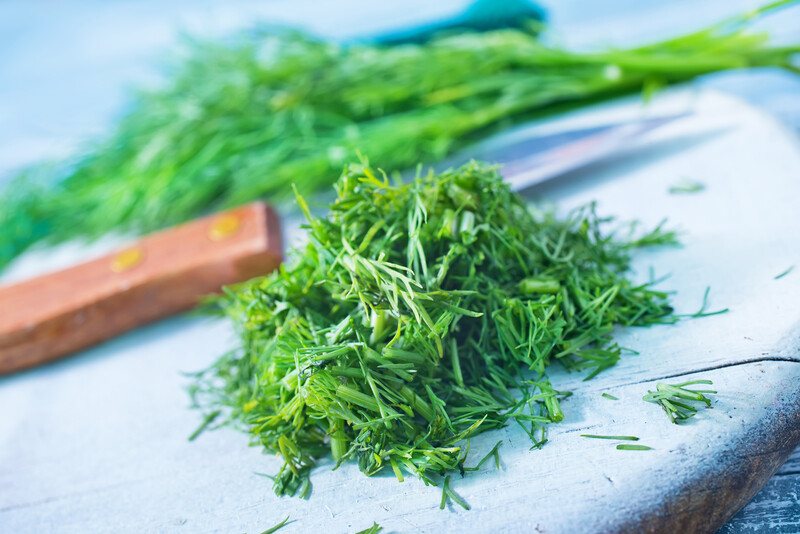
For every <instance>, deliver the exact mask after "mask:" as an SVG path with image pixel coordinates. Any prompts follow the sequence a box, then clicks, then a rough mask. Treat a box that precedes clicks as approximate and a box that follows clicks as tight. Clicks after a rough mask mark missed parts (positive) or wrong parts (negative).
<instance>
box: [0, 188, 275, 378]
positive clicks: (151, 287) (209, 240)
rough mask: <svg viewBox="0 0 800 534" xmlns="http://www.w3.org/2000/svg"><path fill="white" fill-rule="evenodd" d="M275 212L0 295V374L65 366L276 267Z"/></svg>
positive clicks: (180, 230) (207, 223)
mask: <svg viewBox="0 0 800 534" xmlns="http://www.w3.org/2000/svg"><path fill="white" fill-rule="evenodd" d="M282 248H283V247H282V244H281V233H280V227H279V223H278V218H277V216H276V214H275V212H274V211H273V210H272V209H271V208H270V207H269V206H267V205H266V204H263V203H260V202H256V203H253V204H248V205H246V206H243V207H240V208H236V209H233V210H231V211H227V212H224V213H220V214H217V215H212V216H209V217H205V218H202V219H198V220H195V221H192V222H189V223H187V224H184V225H182V226H177V227H175V228H171V229H169V230H165V231H162V232H158V233H155V234H151V235H149V236H147V237H144V238H143V239H141V240H139V241H138V242H136V243H134V244H133V245H131V246H129V247H126V248H124V249H122V250H120V251H118V252H116V253H114V254H109V255H107V256H104V257H102V258H99V259H96V260H93V261H89V262H86V263H83V264H81V265H77V266H75V267H71V268H68V269H65V270H62V271H58V272H55V273H52V274H47V275H44V276H40V277H38V278H33V279H31V280H26V281H23V282H20V283H17V284H13V285H7V286H0V374H7V373H12V372H15V371H19V370H21V369H25V368H28V367H33V366H35V365H39V364H42V363H45V362H49V361H51V360H55V359H57V358H60V357H62V356H65V355H67V354H69V353H71V352H74V351H77V350H79V349H82V348H85V347H88V346H90V345H94V344H96V343H99V342H100V341H103V340H106V339H108V338H110V337H113V336H116V335H118V334H121V333H122V332H125V331H127V330H131V329H132V328H136V327H137V326H141V325H143V324H146V323H149V322H152V321H155V320H157V319H160V318H162V317H166V316H168V315H172V314H175V313H178V312H181V311H184V310H187V309H190V308H192V307H193V306H195V305H196V304H197V302H198V300H199V299H200V298H202V297H203V296H204V295H208V294H210V293H216V292H218V291H219V290H220V288H221V287H222V286H223V285H225V284H231V283H235V282H241V281H243V280H247V279H249V278H252V277H254V276H257V275H262V274H266V273H268V272H270V271H272V270H273V269H275V268H276V267H278V265H279V264H280V262H281V258H282Z"/></svg>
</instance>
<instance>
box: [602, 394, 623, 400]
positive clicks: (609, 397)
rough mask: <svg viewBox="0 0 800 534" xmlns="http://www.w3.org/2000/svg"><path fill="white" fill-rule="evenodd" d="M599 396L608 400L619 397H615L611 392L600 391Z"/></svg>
mask: <svg viewBox="0 0 800 534" xmlns="http://www.w3.org/2000/svg"><path fill="white" fill-rule="evenodd" d="M600 396H601V397H603V398H604V399H608V400H619V397H615V396H614V395H612V394H611V393H602V394H601V395H600Z"/></svg>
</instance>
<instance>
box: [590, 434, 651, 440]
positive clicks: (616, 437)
mask: <svg viewBox="0 0 800 534" xmlns="http://www.w3.org/2000/svg"><path fill="white" fill-rule="evenodd" d="M581 437H582V438H592V439H613V440H616V441H639V438H637V437H636V436H600V435H597V434H581Z"/></svg>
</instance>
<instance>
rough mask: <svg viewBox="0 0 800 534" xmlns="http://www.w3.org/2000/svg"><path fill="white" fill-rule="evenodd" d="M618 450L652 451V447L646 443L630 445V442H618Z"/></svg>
mask: <svg viewBox="0 0 800 534" xmlns="http://www.w3.org/2000/svg"><path fill="white" fill-rule="evenodd" d="M617 450H618V451H652V450H653V447H648V446H647V445H632V444H630V443H620V444H619V445H617Z"/></svg>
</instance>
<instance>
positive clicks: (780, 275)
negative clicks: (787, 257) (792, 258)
mask: <svg viewBox="0 0 800 534" xmlns="http://www.w3.org/2000/svg"><path fill="white" fill-rule="evenodd" d="M792 271H794V265H790V266H789V268H788V269H786V270H785V271H783V272H782V273H780V274H778V275H776V276H775V278H774V279H775V280H780V279H781V278H783V277H784V276H786V275H787V274H789V273H790V272H792Z"/></svg>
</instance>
